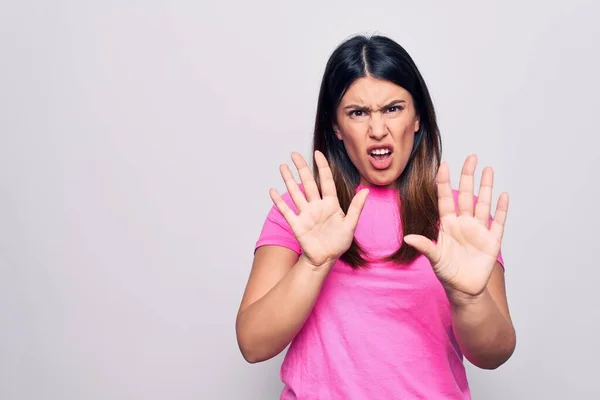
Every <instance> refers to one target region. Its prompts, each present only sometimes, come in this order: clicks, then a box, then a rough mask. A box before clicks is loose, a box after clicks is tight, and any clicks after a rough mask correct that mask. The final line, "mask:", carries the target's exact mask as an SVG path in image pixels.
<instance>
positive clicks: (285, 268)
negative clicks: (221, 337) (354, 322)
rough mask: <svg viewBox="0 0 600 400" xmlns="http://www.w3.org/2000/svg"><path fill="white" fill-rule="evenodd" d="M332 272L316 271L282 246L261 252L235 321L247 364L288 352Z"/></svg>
mask: <svg viewBox="0 0 600 400" xmlns="http://www.w3.org/2000/svg"><path fill="white" fill-rule="evenodd" d="M330 267H331V264H328V265H326V266H323V267H315V266H313V265H312V264H311V263H309V262H308V261H307V259H306V258H305V257H304V256H300V257H298V254H297V253H295V252H294V251H292V250H290V249H287V248H284V247H280V246H263V247H259V248H258V249H257V250H256V255H255V258H254V263H253V266H252V271H251V273H250V278H249V280H248V285H247V287H246V291H245V293H244V297H243V299H242V303H241V305H240V309H239V312H238V316H237V320H236V334H237V341H238V345H239V347H240V350H241V352H242V355H243V356H244V359H245V360H246V361H248V362H250V363H256V362H261V361H265V360H268V359H270V358H272V357H274V356H276V355H277V354H279V353H280V352H281V351H283V349H285V347H286V346H287V345H288V344H289V343H290V342H291V341H292V339H293V338H294V336H296V334H297V333H298V331H299V330H300V328H302V325H303V324H304V322H305V321H306V318H307V317H308V315H309V314H310V311H311V310H312V308H313V305H314V303H315V301H316V299H317V296H318V294H319V292H320V290H321V287H322V284H323V282H324V280H325V277H326V276H327V274H328V271H329V270H330Z"/></svg>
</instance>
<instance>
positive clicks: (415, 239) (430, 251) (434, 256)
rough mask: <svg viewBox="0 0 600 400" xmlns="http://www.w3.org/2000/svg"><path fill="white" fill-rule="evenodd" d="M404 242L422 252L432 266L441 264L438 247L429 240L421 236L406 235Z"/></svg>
mask: <svg viewBox="0 0 600 400" xmlns="http://www.w3.org/2000/svg"><path fill="white" fill-rule="evenodd" d="M404 241H405V242H406V243H407V244H408V245H409V246H412V247H414V248H415V249H417V250H418V251H419V252H421V253H422V254H423V255H424V256H425V257H427V259H428V260H429V261H430V262H431V264H432V265H435V264H437V263H438V262H439V260H440V256H439V251H438V249H437V246H436V245H435V244H434V243H433V242H432V241H431V240H430V239H428V238H426V237H425V236H421V235H406V236H404Z"/></svg>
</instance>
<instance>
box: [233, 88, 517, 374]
mask: <svg viewBox="0 0 600 400" xmlns="http://www.w3.org/2000/svg"><path fill="white" fill-rule="evenodd" d="M418 129H419V117H418V115H416V112H415V107H414V103H413V100H412V97H411V96H410V94H409V93H408V92H407V91H406V90H405V89H403V88H401V87H399V86H397V85H395V84H393V83H390V82H386V81H381V80H378V79H375V78H372V77H365V78H361V79H358V80H357V81H355V82H354V83H353V84H352V85H351V86H350V88H349V89H348V91H347V92H346V94H345V95H344V97H343V99H342V101H341V104H340V106H339V107H338V110H337V123H336V124H335V125H334V130H335V132H336V135H337V137H338V139H339V140H342V141H343V142H344V146H345V148H346V150H347V152H348V155H349V157H350V159H351V160H352V162H353V163H354V164H355V165H356V167H357V169H358V171H359V172H360V174H361V183H363V184H365V185H366V186H367V187H368V186H374V185H377V186H389V185H391V184H392V183H393V182H394V181H395V180H396V179H397V178H398V177H399V176H400V174H401V173H402V171H403V170H404V168H405V166H406V163H407V160H408V157H409V155H410V151H411V149H412V144H413V140H414V134H415V132H416V131H418ZM373 144H378V145H381V144H386V145H390V146H393V152H392V155H391V157H392V164H391V166H390V167H389V168H387V169H386V170H377V169H375V168H374V167H373V166H372V165H371V163H370V162H369V158H368V157H369V154H368V151H367V148H368V146H371V145H373ZM315 160H316V163H317V166H318V168H319V174H320V176H321V191H322V195H319V191H318V190H317V189H318V188H317V186H316V183H315V180H314V178H313V176H312V173H311V171H310V169H309V167H308V165H307V163H306V161H305V160H304V159H303V158H302V157H301V156H300V155H299V154H298V153H293V154H292V161H293V162H294V164H295V166H296V168H297V170H298V174H299V176H300V180H301V181H302V184H303V185H304V189H305V193H306V195H304V194H302V192H301V191H300V189H299V187H298V185H297V183H296V181H295V179H294V177H293V175H292V172H291V170H290V168H289V167H288V166H287V165H282V166H281V167H280V172H281V176H282V178H283V180H284V182H285V185H286V188H287V190H288V192H289V193H290V196H291V198H292V200H293V201H294V205H295V206H296V208H297V210H298V214H296V213H295V212H293V211H292V210H291V209H290V208H289V207H288V206H287V204H286V203H285V202H284V201H283V200H282V198H281V196H280V195H279V193H277V191H275V190H274V189H271V190H270V195H271V198H272V200H273V202H274V204H275V205H276V206H277V207H278V209H279V210H280V211H281V213H282V214H283V216H284V218H285V219H286V221H287V222H288V223H289V225H290V227H291V228H292V231H293V232H294V235H295V237H296V238H297V240H298V242H299V243H300V246H301V247H302V250H303V252H302V256H300V257H298V255H297V254H296V253H295V252H293V251H292V250H289V249H286V248H282V247H279V246H263V247H260V248H259V249H257V251H256V254H255V258H254V262H253V266H252V271H251V274H250V277H249V280H248V284H247V286H246V290H245V293H244V296H243V298H242V302H241V305H240V309H239V312H238V318H237V320H236V333H237V338H238V344H239V346H240V350H241V352H242V354H243V356H244V358H245V359H246V360H247V361H249V362H259V361H264V360H267V359H270V358H272V357H274V356H275V355H277V354H279V353H280V352H281V351H282V350H283V349H284V348H285V347H286V346H287V345H288V344H289V343H290V342H291V340H292V339H293V338H294V336H295V335H296V334H297V333H298V331H299V330H300V328H301V327H302V325H303V323H304V321H305V320H306V318H307V317H308V315H309V314H310V311H311V310H312V307H313V305H314V303H315V301H316V299H317V297H318V294H319V291H320V289H321V286H322V284H323V282H324V279H326V277H327V275H328V273H329V271H330V269H331V267H332V266H333V264H334V263H335V261H336V259H337V258H339V257H340V256H341V254H343V253H344V252H345V251H346V250H347V249H348V247H349V246H350V243H351V242H352V237H353V235H354V230H355V229H356V225H357V223H358V219H359V217H360V213H361V211H362V208H363V206H364V203H365V201H366V198H367V195H368V189H363V190H361V191H359V192H358V193H357V194H356V196H355V197H354V199H353V201H352V203H351V205H350V208H349V210H348V213H347V214H344V213H343V212H342V210H341V208H340V206H339V202H338V199H337V195H336V191H335V185H334V182H333V178H332V176H331V171H330V169H329V166H328V163H327V160H326V159H325V157H324V156H323V155H322V154H321V153H319V152H315ZM476 164H477V158H476V156H475V155H471V156H469V157H468V158H467V160H466V161H465V164H464V166H463V169H462V174H461V179H460V183H459V199H458V200H459V204H458V210H459V211H458V212H456V211H455V210H456V207H455V204H454V199H453V197H452V188H451V185H450V180H449V176H450V173H449V170H448V165H447V164H446V163H442V165H441V167H440V169H439V171H438V176H437V184H438V192H439V209H440V222H441V230H440V234H439V236H438V238H437V240H436V241H435V242H432V241H430V240H429V239H427V238H425V237H422V236H419V235H408V236H406V237H405V238H404V240H405V241H406V243H407V244H409V245H411V246H414V247H415V248H416V249H417V250H419V251H420V252H421V253H422V254H423V255H424V256H425V257H427V258H428V260H429V261H430V263H431V265H432V268H433V270H434V272H435V273H436V276H437V277H438V279H439V280H440V282H441V283H442V285H443V287H444V289H445V290H446V293H447V295H448V299H449V302H450V306H451V311H452V322H453V329H454V333H455V335H456V338H457V341H458V343H459V345H460V347H461V349H462V351H463V353H464V354H465V357H466V358H467V359H468V360H469V361H471V362H472V363H473V364H474V365H476V366H478V367H480V368H485V369H494V368H497V367H499V366H500V365H502V364H503V363H504V362H506V360H508V359H509V358H510V356H511V355H512V353H513V351H514V348H515V344H516V335H515V331H514V327H513V325H512V322H511V318H510V313H509V308H508V304H507V299H506V291H505V284H504V270H503V268H502V266H501V265H500V264H499V263H498V262H497V261H496V259H497V256H498V253H499V251H500V245H501V242H502V236H503V232H504V223H505V221H506V215H507V211H508V195H507V194H505V193H503V194H502V195H501V196H500V198H499V200H498V205H497V208H496V211H495V214H494V218H493V219H491V222H490V208H491V201H492V186H493V170H492V169H491V168H485V169H484V170H483V175H482V179H481V187H480V189H479V195H478V201H477V204H476V205H474V204H473V195H474V187H473V186H474V183H473V182H474V173H475V169H476Z"/></svg>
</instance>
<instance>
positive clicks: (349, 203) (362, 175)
mask: <svg viewBox="0 0 600 400" xmlns="http://www.w3.org/2000/svg"><path fill="white" fill-rule="evenodd" d="M313 144H314V165H313V168H314V177H313V173H311V171H310V169H309V167H308V165H307V163H306V162H305V160H304V159H303V158H302V157H301V156H300V155H299V154H297V153H293V154H292V160H293V163H294V165H295V166H296V168H297V170H298V174H299V176H300V180H301V184H300V185H299V184H297V183H296V181H295V179H294V177H293V175H292V172H291V170H290V168H289V167H288V166H287V165H283V166H281V168H280V171H281V175H282V177H283V180H284V181H285V185H286V188H287V193H285V194H284V195H280V194H278V193H277V192H276V191H275V190H273V189H271V191H270V195H271V198H272V200H273V203H274V205H273V208H272V209H271V211H270V212H269V214H268V216H267V219H266V221H265V224H264V226H263V229H262V232H261V234H260V237H259V240H258V242H257V243H256V251H255V258H254V262H253V266H252V271H251V273H250V277H249V281H248V284H247V287H246V290H245V293H244V296H243V299H242V303H241V306H240V310H239V313H238V317H237V321H236V331H237V338H238V343H239V346H240V349H241V351H242V354H243V356H244V358H245V359H246V360H247V361H248V362H252V363H254V362H260V361H264V360H267V359H270V358H272V357H274V356H275V355H277V354H279V353H280V352H281V351H283V350H284V349H285V348H286V346H288V345H290V347H289V349H288V352H287V354H286V357H285V360H284V362H283V365H282V368H281V377H282V380H283V382H284V384H285V387H284V389H283V392H282V394H281V398H282V399H296V398H297V399H340V400H341V399H345V400H351V399H417V398H418V399H469V398H470V391H469V386H468V382H467V378H466V373H465V368H464V365H463V355H464V357H465V358H467V359H468V360H469V361H470V362H472V363H473V364H474V365H476V366H478V367H480V368H486V369H494V368H497V367H498V366H500V365H502V364H503V363H504V362H505V361H506V360H508V358H509V357H510V356H511V354H512V353H513V351H514V348H515V341H516V338H515V331H514V328H513V325H512V322H511V318H510V314H509V309H508V305H507V300H506V294H505V287H504V265H503V260H502V255H501V252H500V245H501V240H502V235H503V229H504V228H503V226H504V222H505V220H506V213H507V208H508V196H507V195H506V194H502V195H501V196H500V198H499V199H498V205H497V208H496V211H495V213H494V216H493V217H491V215H490V211H491V210H490V208H491V206H490V204H491V202H492V184H493V171H492V169H490V168H485V169H484V170H483V173H482V178H481V186H480V188H479V192H478V196H477V197H476V196H475V195H474V187H473V186H474V172H475V168H476V163H477V160H476V157H475V156H474V155H471V156H469V157H468V158H467V160H466V162H465V164H464V166H463V169H462V175H461V178H460V183H459V187H458V190H457V191H455V190H453V189H452V188H451V186H450V182H449V176H450V174H449V171H448V166H447V165H446V164H445V163H440V153H441V143H440V135H439V131H438V127H437V123H436V116H435V111H434V107H433V104H432V100H431V98H430V96H429V92H428V90H427V87H426V85H425V82H424V81H423V78H422V77H421V75H420V73H419V71H418V69H417V67H416V66H415V64H414V62H413V61H412V59H411V57H410V56H409V55H408V54H407V53H406V51H405V50H404V49H403V48H402V47H401V46H400V45H398V44H397V43H395V42H394V41H392V40H391V39H389V38H386V37H382V36H373V37H365V36H357V37H353V38H351V39H349V40H347V41H346V42H344V43H342V44H341V45H340V46H339V47H338V48H337V49H336V50H335V51H334V52H333V54H332V55H331V58H330V59H329V61H328V64H327V66H326V69H325V73H324V76H323V81H322V85H321V89H320V94H319V100H318V108H317V115H316V124H315V130H314V140H313Z"/></svg>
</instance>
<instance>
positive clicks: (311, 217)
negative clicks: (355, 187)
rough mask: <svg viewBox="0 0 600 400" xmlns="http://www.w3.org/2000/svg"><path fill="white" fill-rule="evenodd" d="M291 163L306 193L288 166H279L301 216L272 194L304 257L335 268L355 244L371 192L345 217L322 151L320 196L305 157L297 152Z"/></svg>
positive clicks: (361, 195)
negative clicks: (358, 226) (360, 217)
mask: <svg viewBox="0 0 600 400" xmlns="http://www.w3.org/2000/svg"><path fill="white" fill-rule="evenodd" d="M292 161H293V162H294V165H295V166H296V168H297V169H298V174H299V176H300V180H301V182H302V185H303V187H304V194H303V193H302V191H301V190H300V188H299V187H298V184H297V183H296V180H295V179H294V176H293V174H292V172H291V170H290V168H289V167H288V166H287V165H286V164H284V165H282V166H281V167H280V172H281V176H282V178H283V180H284V182H285V186H286V188H287V190H288V193H289V194H290V197H291V199H292V201H293V202H294V205H295V206H296V209H297V210H298V214H296V213H295V212H294V211H293V210H292V209H291V208H290V207H289V206H288V205H287V204H286V202H285V201H284V200H283V199H282V198H281V196H280V195H279V193H277V191H276V190H275V189H271V190H270V191H269V194H270V195H271V199H272V200H273V203H275V206H276V207H277V208H278V209H279V211H280V212H281V214H282V215H283V217H284V218H285V220H286V221H287V222H288V224H289V225H290V227H291V228H292V231H293V232H294V235H295V236H296V239H297V240H298V243H300V247H301V248H302V253H303V254H302V255H303V257H305V259H306V260H307V261H308V262H309V263H310V264H312V265H313V266H315V267H322V266H325V265H332V264H333V262H335V260H337V259H338V258H339V257H340V256H341V255H342V254H344V252H346V250H348V248H349V247H350V245H351V244H352V240H353V238H354V231H355V229H356V225H357V224H358V218H359V216H360V213H361V212H362V209H363V207H364V205H365V201H366V199H367V194H368V190H367V189H363V190H361V191H360V192H358V193H357V194H356V195H355V196H354V198H353V199H352V202H351V203H350V207H349V209H348V213H347V214H344V211H343V210H342V209H341V207H340V203H339V200H338V197H337V193H336V189H335V183H334V181H333V176H332V174H331V170H330V168H329V164H328V163H327V159H326V158H325V156H324V155H323V154H322V153H321V152H319V151H316V152H315V161H316V164H317V168H318V170H319V178H320V183H321V195H319V190H318V188H317V183H316V181H315V179H314V177H313V175H312V173H311V171H310V169H309V167H308V165H307V163H306V161H305V160H304V158H302V156H301V155H300V154H298V153H292Z"/></svg>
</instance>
